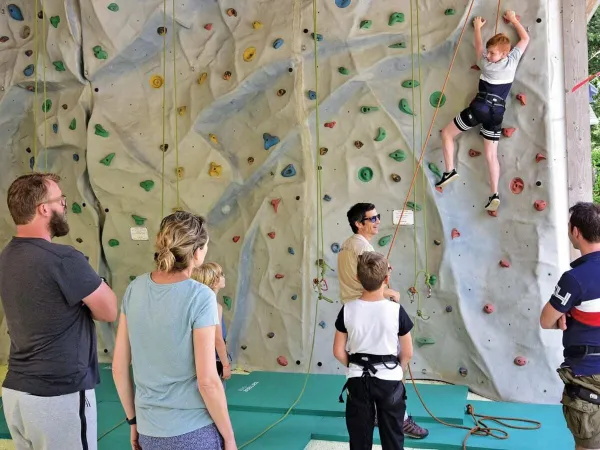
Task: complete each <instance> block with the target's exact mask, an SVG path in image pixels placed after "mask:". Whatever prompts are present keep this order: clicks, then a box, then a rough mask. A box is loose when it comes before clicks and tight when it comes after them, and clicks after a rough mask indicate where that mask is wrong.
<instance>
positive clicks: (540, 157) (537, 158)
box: [535, 153, 546, 163]
mask: <svg viewBox="0 0 600 450" xmlns="http://www.w3.org/2000/svg"><path fill="white" fill-rule="evenodd" d="M545 160H546V157H545V156H544V155H543V154H541V153H538V154H536V155H535V162H537V163H539V162H542V161H545Z"/></svg>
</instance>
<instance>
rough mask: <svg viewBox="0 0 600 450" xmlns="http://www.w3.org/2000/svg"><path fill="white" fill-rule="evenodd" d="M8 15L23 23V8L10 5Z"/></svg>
mask: <svg viewBox="0 0 600 450" xmlns="http://www.w3.org/2000/svg"><path fill="white" fill-rule="evenodd" d="M8 14H10V17H11V18H12V19H15V20H18V21H19V22H21V21H23V13H22V12H21V8H19V7H18V6H17V5H8Z"/></svg>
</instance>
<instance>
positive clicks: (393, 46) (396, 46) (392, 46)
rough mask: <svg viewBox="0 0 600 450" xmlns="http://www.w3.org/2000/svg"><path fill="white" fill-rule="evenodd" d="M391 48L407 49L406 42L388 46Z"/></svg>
mask: <svg viewBox="0 0 600 450" xmlns="http://www.w3.org/2000/svg"><path fill="white" fill-rule="evenodd" d="M388 47H389V48H406V42H398V43H396V44H392V45H388Z"/></svg>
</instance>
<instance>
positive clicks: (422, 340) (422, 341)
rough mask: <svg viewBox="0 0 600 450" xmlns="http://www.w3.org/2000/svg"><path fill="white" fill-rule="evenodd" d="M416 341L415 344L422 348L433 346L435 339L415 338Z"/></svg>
mask: <svg viewBox="0 0 600 450" xmlns="http://www.w3.org/2000/svg"><path fill="white" fill-rule="evenodd" d="M416 340H417V344H418V345H419V347H422V346H423V345H433V344H435V339H433V338H426V337H420V338H417V339H416Z"/></svg>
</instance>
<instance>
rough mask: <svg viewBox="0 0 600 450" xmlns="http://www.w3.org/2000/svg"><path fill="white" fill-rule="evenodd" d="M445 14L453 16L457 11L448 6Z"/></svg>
mask: <svg viewBox="0 0 600 450" xmlns="http://www.w3.org/2000/svg"><path fill="white" fill-rule="evenodd" d="M444 14H446V15H447V16H453V15H454V14H456V11H455V10H454V9H453V8H448V9H447V10H446V11H444Z"/></svg>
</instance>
